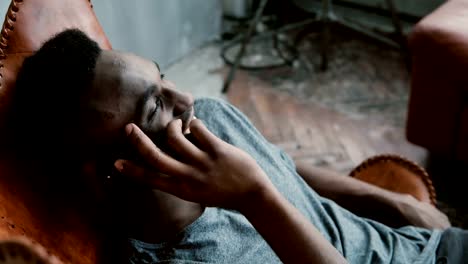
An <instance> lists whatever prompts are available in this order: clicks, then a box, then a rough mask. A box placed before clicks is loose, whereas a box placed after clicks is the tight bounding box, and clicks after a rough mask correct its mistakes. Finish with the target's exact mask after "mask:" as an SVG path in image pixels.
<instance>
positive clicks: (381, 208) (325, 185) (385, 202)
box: [296, 162, 403, 224]
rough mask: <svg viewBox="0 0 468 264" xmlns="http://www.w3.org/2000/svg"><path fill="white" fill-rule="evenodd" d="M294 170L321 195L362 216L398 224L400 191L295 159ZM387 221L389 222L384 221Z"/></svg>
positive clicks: (401, 196)
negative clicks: (389, 189) (396, 191)
mask: <svg viewBox="0 0 468 264" xmlns="http://www.w3.org/2000/svg"><path fill="white" fill-rule="evenodd" d="M296 169H297V172H298V173H299V174H300V175H301V177H302V178H303V179H304V180H305V181H306V182H307V184H308V185H309V186H310V187H311V188H312V189H314V190H315V191H316V192H317V193H318V194H320V195H321V196H323V197H326V198H329V199H331V200H334V201H335V202H336V203H338V204H339V205H341V206H342V207H344V208H346V209H348V210H350V211H352V212H354V213H356V214H358V215H361V216H364V217H368V218H372V219H375V220H378V221H381V222H384V223H386V222H388V219H392V223H394V224H398V222H400V221H403V219H397V218H398V217H401V214H400V212H399V211H398V209H397V203H398V201H400V200H401V199H403V195H402V194H398V193H395V192H391V191H388V190H385V189H382V188H380V187H377V186H374V185H371V184H368V183H366V182H363V181H360V180H357V179H354V178H352V177H347V176H344V175H340V174H339V173H336V172H333V171H330V170H326V169H321V168H317V167H315V166H311V165H309V164H305V163H301V162H296ZM387 224H389V223H387Z"/></svg>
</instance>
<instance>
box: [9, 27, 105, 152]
mask: <svg viewBox="0 0 468 264" xmlns="http://www.w3.org/2000/svg"><path fill="white" fill-rule="evenodd" d="M100 54H101V48H100V47H99V45H98V44H97V43H96V42H95V41H93V40H92V39H91V38H89V37H88V36H87V35H86V34H85V33H83V32H82V31H80V30H78V29H67V30H65V31H62V32H60V33H58V34H56V35H55V36H53V37H52V38H51V39H49V40H47V41H46V42H45V43H44V44H43V45H42V46H41V47H40V49H39V50H38V51H36V52H35V53H34V54H33V55H31V56H30V57H28V58H26V59H25V61H24V62H23V65H22V67H21V69H20V71H19V74H18V77H17V80H16V85H15V87H14V90H13V98H12V105H11V111H10V115H9V122H8V123H9V126H10V129H11V131H12V132H13V134H14V142H15V147H16V148H17V149H18V150H19V151H20V152H21V154H23V155H26V156H28V155H29V154H30V155H32V156H33V157H34V156H36V155H37V154H38V152H39V153H40V152H42V153H44V152H45V151H47V152H49V151H53V152H57V153H60V152H63V151H65V152H64V153H62V155H65V154H66V153H67V151H71V150H70V142H71V141H72V140H73V138H70V137H71V135H70V132H73V133H79V129H80V103H81V99H82V97H83V96H84V94H85V93H86V91H87V90H88V89H89V87H91V83H92V80H93V78H94V69H95V66H96V61H97V59H98V57H99V55H100ZM65 148H66V149H65ZM57 153H56V154H57ZM59 155H60V154H59ZM36 157H37V156H36Z"/></svg>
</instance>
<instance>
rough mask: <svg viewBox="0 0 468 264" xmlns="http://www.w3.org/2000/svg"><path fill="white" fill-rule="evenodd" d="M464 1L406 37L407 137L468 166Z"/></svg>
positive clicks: (467, 14)
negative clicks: (409, 59)
mask: <svg viewBox="0 0 468 264" xmlns="http://www.w3.org/2000/svg"><path fill="white" fill-rule="evenodd" d="M467 25H468V1H466V0H450V1H446V2H445V3H444V4H443V5H441V6H440V7H439V8H438V9H436V10H435V11H433V12H432V13H430V14H429V15H427V16H426V17H424V18H423V19H422V20H421V21H420V22H418V23H417V24H416V25H415V27H414V28H413V30H412V32H411V33H410V36H409V48H410V51H411V54H412V73H411V76H412V81H411V95H410V103H409V112H408V122H407V138H408V140H409V141H410V142H412V143H414V144H417V145H420V146H422V147H425V148H426V149H428V150H429V151H430V152H432V153H434V154H437V156H444V157H445V158H450V159H454V160H461V161H465V162H468V27H467Z"/></svg>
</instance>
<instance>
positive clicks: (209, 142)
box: [190, 119, 223, 153]
mask: <svg viewBox="0 0 468 264" xmlns="http://www.w3.org/2000/svg"><path fill="white" fill-rule="evenodd" d="M190 131H191V133H192V135H193V137H195V139H196V140H197V142H198V143H200V144H201V147H202V148H203V149H204V150H206V151H208V152H209V153H213V152H214V151H216V147H217V146H218V145H219V144H220V143H222V142H223V141H222V140H221V139H219V138H218V137H216V136H215V135H214V134H213V133H211V132H210V131H209V130H208V128H206V126H205V125H204V124H203V122H202V121H201V120H200V119H194V120H192V122H190Z"/></svg>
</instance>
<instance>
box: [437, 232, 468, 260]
mask: <svg viewBox="0 0 468 264" xmlns="http://www.w3.org/2000/svg"><path fill="white" fill-rule="evenodd" d="M436 263H448V264H452V263H453V264H455V263H456V264H458V263H467V264H468V230H463V229H460V228H449V229H447V230H445V231H444V232H443V233H442V238H441V240H440V244H439V247H438V248H437V262H436Z"/></svg>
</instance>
